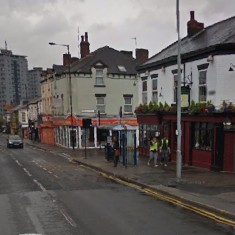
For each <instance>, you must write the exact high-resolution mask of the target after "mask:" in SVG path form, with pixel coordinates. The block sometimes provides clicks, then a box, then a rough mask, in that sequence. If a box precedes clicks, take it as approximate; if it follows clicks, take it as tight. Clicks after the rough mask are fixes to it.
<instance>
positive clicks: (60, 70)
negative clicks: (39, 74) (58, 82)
mask: <svg viewBox="0 0 235 235" xmlns="http://www.w3.org/2000/svg"><path fill="white" fill-rule="evenodd" d="M52 68H53V70H54V72H55V75H61V74H62V73H63V72H64V71H65V70H66V69H68V66H64V65H56V64H53V66H52Z"/></svg>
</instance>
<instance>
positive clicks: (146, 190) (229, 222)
mask: <svg viewBox="0 0 235 235" xmlns="http://www.w3.org/2000/svg"><path fill="white" fill-rule="evenodd" d="M79 166H82V167H84V168H87V169H90V170H93V171H95V172H98V173H99V174H100V175H102V176H103V177H105V178H107V179H110V180H112V181H114V182H117V183H119V184H123V185H126V186H128V187H132V188H135V189H137V190H139V191H141V192H144V193H146V194H148V195H150V196H153V197H155V198H158V199H160V200H163V201H167V202H169V203H172V204H175V205H178V206H180V207H183V208H185V209H188V210H190V211H192V212H194V213H197V214H200V215H202V216H204V217H207V218H209V219H212V220H214V221H216V222H219V223H222V224H226V225H229V226H235V221H234V220H231V219H227V218H225V217H222V216H220V215H218V214H216V213H213V212H210V211H207V210H206V209H201V208H199V207H197V206H192V205H190V204H188V203H187V202H183V201H181V200H180V199H176V198H174V197H171V196H167V195H165V194H163V193H159V192H156V191H154V190H151V189H149V188H143V187H142V186H139V185H136V184H134V183H131V182H127V181H125V180H122V179H120V178H118V177H116V176H115V175H114V176H112V175H109V174H106V173H104V172H101V171H98V170H96V169H94V168H91V167H89V166H85V165H83V164H80V165H79Z"/></svg>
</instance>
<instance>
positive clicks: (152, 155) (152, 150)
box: [148, 136, 158, 167]
mask: <svg viewBox="0 0 235 235" xmlns="http://www.w3.org/2000/svg"><path fill="white" fill-rule="evenodd" d="M157 151H158V143H157V138H156V137H155V136H154V137H153V138H152V140H151V141H150V147H149V160H148V166H150V162H151V161H152V159H154V166H155V167H158V164H157V157H158V156H157V155H158V154H157Z"/></svg>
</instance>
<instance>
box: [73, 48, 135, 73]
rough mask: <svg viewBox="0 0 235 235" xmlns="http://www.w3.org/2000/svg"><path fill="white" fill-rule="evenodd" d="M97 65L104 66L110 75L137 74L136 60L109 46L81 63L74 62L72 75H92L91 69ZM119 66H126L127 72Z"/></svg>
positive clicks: (83, 59)
mask: <svg viewBox="0 0 235 235" xmlns="http://www.w3.org/2000/svg"><path fill="white" fill-rule="evenodd" d="M96 63H102V64H104V66H105V67H107V69H108V73H110V74H128V75H136V74H137V72H136V61H135V59H134V58H132V57H130V56H127V55H125V54H124V53H122V52H120V51H117V50H115V49H113V48H110V47H108V46H104V47H101V48H99V49H97V50H96V51H94V52H92V53H90V54H89V55H87V56H86V57H84V58H82V59H80V60H79V61H76V62H74V63H73V64H72V65H71V73H74V72H78V73H91V67H92V66H94V65H95V64H96ZM118 66H124V67H125V69H126V71H125V72H121V71H120V70H119V69H118Z"/></svg>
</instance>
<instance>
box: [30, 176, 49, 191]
mask: <svg viewBox="0 0 235 235" xmlns="http://www.w3.org/2000/svg"><path fill="white" fill-rule="evenodd" d="M33 181H34V183H35V184H37V185H38V187H39V188H40V189H41V190H42V191H44V192H45V191H47V190H46V189H45V188H44V187H43V186H42V184H41V183H39V182H38V181H37V180H35V179H33Z"/></svg>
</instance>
